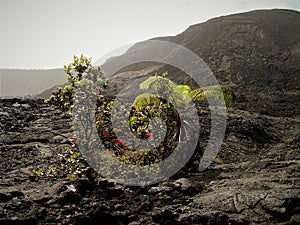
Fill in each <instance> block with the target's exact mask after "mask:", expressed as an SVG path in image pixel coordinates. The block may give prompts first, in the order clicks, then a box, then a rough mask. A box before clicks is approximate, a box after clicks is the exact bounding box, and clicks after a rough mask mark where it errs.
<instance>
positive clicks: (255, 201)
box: [0, 99, 300, 225]
mask: <svg viewBox="0 0 300 225" xmlns="http://www.w3.org/2000/svg"><path fill="white" fill-rule="evenodd" d="M0 115H1V117H0V120H1V123H0V125H1V131H0V157H1V161H0V162H1V164H0V178H1V180H0V187H1V189H0V224H2V225H4V224H22V225H25V224H131V225H138V224H172V225H175V224H222V225H223V224H282V225H284V224H286V225H287V224H289V225H292V224H299V223H300V176H299V170H300V155H299V149H300V138H299V137H300V126H299V125H300V117H299V116H298V117H271V116H267V115H261V114H256V113H249V112H246V111H242V110H237V109H230V110H229V112H228V127H227V132H226V137H225V140H224V143H223V145H222V149H221V151H220V153H219V155H218V157H217V159H216V162H215V163H214V164H213V165H211V166H210V167H209V168H208V169H207V170H206V171H204V172H202V173H197V172H196V171H191V172H182V173H179V174H177V175H175V176H174V177H172V178H170V179H169V180H167V181H164V182H162V183H159V184H156V185H152V186H146V187H139V188H137V187H126V186H122V185H120V184H115V183H112V182H110V181H108V180H106V179H104V178H101V177H98V178H97V179H96V180H95V182H91V181H90V180H89V179H86V178H81V179H72V178H70V177H68V176H65V175H66V173H67V172H66V171H64V170H60V171H59V172H58V174H57V175H56V176H54V177H48V178H47V177H42V176H41V177H40V179H35V176H34V174H32V172H31V171H32V169H33V168H38V167H43V166H45V165H47V166H48V168H51V163H53V162H55V158H56V157H57V156H56V154H57V152H61V151H62V149H70V148H71V145H72V143H71V141H70V138H71V137H72V133H71V131H70V130H71V129H70V128H71V120H70V117H69V116H67V115H64V114H62V113H60V112H59V111H56V110H53V109H50V108H49V107H48V106H47V105H45V104H44V103H43V101H42V100H29V99H27V100H26V99H2V100H1V101H0ZM204 129H206V128H204Z"/></svg>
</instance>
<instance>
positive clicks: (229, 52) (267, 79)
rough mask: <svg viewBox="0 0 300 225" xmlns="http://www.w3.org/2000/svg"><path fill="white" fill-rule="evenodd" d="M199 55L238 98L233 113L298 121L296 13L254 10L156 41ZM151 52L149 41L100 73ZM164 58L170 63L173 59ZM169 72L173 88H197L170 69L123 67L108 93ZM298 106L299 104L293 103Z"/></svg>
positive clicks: (299, 29) (299, 28)
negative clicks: (237, 110)
mask: <svg viewBox="0 0 300 225" xmlns="http://www.w3.org/2000/svg"><path fill="white" fill-rule="evenodd" d="M153 40H164V41H169V42H173V43H176V44H179V45H182V46H184V47H186V48H188V49H190V50H192V51H193V52H195V53H196V54H197V55H199V56H200V57H201V58H202V59H203V60H204V61H205V62H206V63H207V64H208V65H209V67H210V68H211V70H212V71H213V72H214V74H215V76H216V78H217V79H218V80H219V82H220V83H221V84H224V85H228V86H230V87H232V88H233V89H234V90H235V91H236V93H237V95H238V96H239V99H238V102H239V103H238V105H237V106H236V107H238V108H241V109H244V110H249V111H255V112H260V113H264V114H270V115H275V116H276V115H286V116H295V115H300V107H299V99H300V63H299V62H300V13H299V12H297V11H291V10H282V9H274V10H256V11H250V12H246V13H240V14H234V15H229V16H222V17H218V18H214V19H211V20H208V21H207V22H205V23H201V24H196V25H192V26H190V27H189V28H188V29H187V30H186V31H184V32H183V33H181V34H179V35H177V36H172V37H159V38H155V39H153ZM149 52H150V53H151V54H163V53H162V52H153V49H151V46H149V43H148V42H147V41H145V42H140V43H137V44H135V45H134V46H133V47H131V48H130V49H129V50H128V51H127V52H126V53H125V54H123V55H121V56H117V57H113V58H111V59H110V60H108V61H107V62H106V63H105V64H104V65H103V68H104V71H105V70H107V69H110V68H113V67H114V66H116V65H118V64H119V63H121V62H122V61H126V60H128V59H130V58H137V57H140V56H143V55H146V54H149ZM165 57H168V58H171V59H172V57H174V54H169V55H166V56H165ZM164 71H169V74H170V75H171V78H172V79H173V80H174V81H175V82H177V83H188V84H190V85H192V86H193V85H195V83H193V81H192V80H190V79H189V77H188V76H186V75H185V74H184V72H182V71H180V70H178V69H177V68H174V67H171V66H169V65H163V64H160V63H154V62H144V63H138V64H133V65H130V66H127V67H125V68H123V69H121V70H120V71H118V72H117V73H116V74H115V75H114V76H113V78H112V79H111V81H110V83H111V88H110V92H111V93H115V94H116V93H118V91H119V90H120V89H122V88H123V87H125V86H126V85H127V84H128V83H129V81H132V80H135V79H136V78H141V77H146V76H149V75H153V74H154V73H155V72H159V73H162V72H164ZM297 102H298V103H297Z"/></svg>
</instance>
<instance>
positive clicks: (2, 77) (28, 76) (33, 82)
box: [0, 69, 66, 97]
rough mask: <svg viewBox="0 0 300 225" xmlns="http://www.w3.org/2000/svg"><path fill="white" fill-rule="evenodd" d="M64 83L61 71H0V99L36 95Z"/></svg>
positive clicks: (64, 79)
mask: <svg viewBox="0 0 300 225" xmlns="http://www.w3.org/2000/svg"><path fill="white" fill-rule="evenodd" d="M65 81H66V74H65V72H64V71H63V69H50V70H24V69H0V85H1V86H0V97H8V96H26V95H36V94H39V93H41V92H43V91H44V90H45V89H48V88H50V87H53V86H54V85H58V84H62V83H63V82H65Z"/></svg>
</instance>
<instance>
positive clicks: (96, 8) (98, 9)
mask: <svg viewBox="0 0 300 225" xmlns="http://www.w3.org/2000/svg"><path fill="white" fill-rule="evenodd" d="M264 8H265V9H266V8H268V9H269V8H289V9H296V10H298V11H299V10H300V1H299V0H203V1H202V0H0V28H1V35H0V68H56V67H62V66H63V65H64V64H67V63H69V62H70V61H71V60H72V56H73V55H74V54H81V53H83V54H84V55H86V56H89V57H92V58H93V61H96V60H97V59H99V58H100V57H101V56H103V55H104V54H106V53H108V52H110V51H111V50H113V49H115V48H118V47H120V46H123V45H126V44H129V43H133V42H137V41H142V40H145V39H149V38H152V37H156V36H166V35H175V34H178V33H180V32H182V31H184V30H185V29H186V28H187V27H188V26H189V25H191V24H195V23H200V22H204V21H206V20H208V19H210V18H213V17H216V16H221V15H227V14H232V13H236V12H244V11H249V10H253V9H264Z"/></svg>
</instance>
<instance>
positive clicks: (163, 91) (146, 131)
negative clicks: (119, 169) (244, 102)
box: [34, 55, 236, 177]
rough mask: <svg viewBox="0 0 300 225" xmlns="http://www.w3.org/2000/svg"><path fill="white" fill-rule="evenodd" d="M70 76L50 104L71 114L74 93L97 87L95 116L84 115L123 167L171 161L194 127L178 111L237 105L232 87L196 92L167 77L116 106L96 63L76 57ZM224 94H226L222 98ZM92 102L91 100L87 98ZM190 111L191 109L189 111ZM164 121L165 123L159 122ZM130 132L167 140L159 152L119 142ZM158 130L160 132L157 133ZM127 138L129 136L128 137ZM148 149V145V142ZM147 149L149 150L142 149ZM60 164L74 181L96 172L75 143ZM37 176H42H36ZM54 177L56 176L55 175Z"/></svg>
mask: <svg viewBox="0 0 300 225" xmlns="http://www.w3.org/2000/svg"><path fill="white" fill-rule="evenodd" d="M64 70H65V72H66V73H67V75H68V85H66V86H65V87H58V88H57V89H55V90H54V91H53V93H52V95H51V96H50V98H48V99H46V100H45V102H46V103H48V104H49V105H51V106H53V107H55V108H57V109H60V110H61V111H63V112H71V111H72V109H73V108H74V90H75V89H80V88H81V87H88V88H90V87H92V88H90V90H91V91H92V93H91V94H92V95H93V96H94V97H96V99H97V101H96V102H97V106H96V110H95V111H93V109H88V108H85V106H80V107H82V108H81V109H80V110H82V111H87V110H90V111H91V112H92V113H95V121H94V122H95V127H96V129H97V132H98V137H99V138H100V139H101V141H102V143H103V144H104V146H105V148H106V149H108V150H109V151H110V152H111V153H112V154H114V155H115V157H117V158H118V159H119V160H120V161H121V162H123V163H126V164H129V165H138V166H149V165H155V164H157V163H159V162H161V161H162V160H164V159H165V158H166V157H168V156H169V155H170V154H171V153H172V152H173V151H174V149H175V148H176V146H177V144H178V142H179V141H180V140H179V139H180V129H181V127H182V124H183V123H186V125H187V126H185V127H188V128H190V129H192V127H193V124H189V122H188V121H185V120H184V119H182V118H180V116H179V114H178V112H177V108H178V107H179V108H183V111H186V112H188V108H187V107H188V104H190V103H191V102H193V101H204V100H206V99H207V98H209V97H213V98H216V99H219V100H221V101H222V102H223V104H224V105H225V106H226V107H228V106H229V105H230V104H231V103H234V102H235V98H236V97H235V94H234V93H233V91H231V90H230V89H229V88H227V87H221V89H220V88H219V89H218V87H215V86H212V87H205V88H202V89H200V88H199V89H196V90H191V88H190V87H189V86H188V85H176V84H175V83H173V82H172V81H171V80H170V79H169V78H168V73H167V72H165V73H163V74H162V75H159V74H155V75H154V76H151V77H149V78H148V79H147V80H145V81H144V82H143V83H141V84H140V89H143V90H146V91H147V90H149V91H150V90H151V91H152V92H146V93H143V94H141V95H139V96H137V97H136V99H135V101H134V102H133V104H125V105H124V104H123V103H121V102H118V101H117V100H108V99H107V98H106V97H105V96H103V95H102V90H103V88H105V87H106V86H107V83H106V82H105V76H104V72H103V71H102V70H101V68H100V67H94V66H92V64H91V59H88V58H86V57H84V56H82V55H81V56H80V57H77V56H74V58H73V62H72V63H70V64H69V65H67V66H65V67H64ZM220 90H221V92H220ZM84 98H88V96H84ZM122 107H123V108H127V109H130V110H129V111H128V113H127V115H126V116H127V118H128V119H127V120H122V119H120V120H119V121H118V120H117V121H115V123H114V126H112V121H111V115H112V113H118V111H119V110H120V111H121V108H122ZM184 107H186V109H184ZM156 118H160V120H156ZM126 126H127V127H129V131H130V132H131V134H132V135H133V136H134V137H136V138H138V139H141V140H146V141H147V140H148V141H149V143H151V140H153V139H157V138H162V141H161V142H160V143H159V144H158V145H157V146H154V147H153V145H151V144H149V145H148V146H146V147H145V146H143V147H142V148H139V146H136V145H134V143H130V140H127V142H126V141H125V140H120V138H118V135H117V133H118V132H120V131H121V132H123V131H122V129H123V128H124V127H126ZM153 127H158V128H160V129H156V130H155V132H154V131H153ZM124 132H126V131H124ZM146 143H148V142H146ZM143 148H144V149H143ZM58 155H59V161H60V162H61V166H62V168H63V169H65V170H67V171H69V172H70V174H72V175H73V177H74V176H75V177H81V176H88V175H89V174H90V173H91V171H92V169H91V168H90V167H89V165H88V164H87V163H86V161H85V160H84V158H83V157H82V155H81V153H80V152H79V151H78V148H77V143H76V141H74V145H73V148H72V149H70V150H69V151H64V152H62V153H59V154H58ZM34 171H35V174H36V176H40V175H41V174H42V173H43V171H42V170H40V169H37V170H34ZM52 174H55V173H54V172H52Z"/></svg>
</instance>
